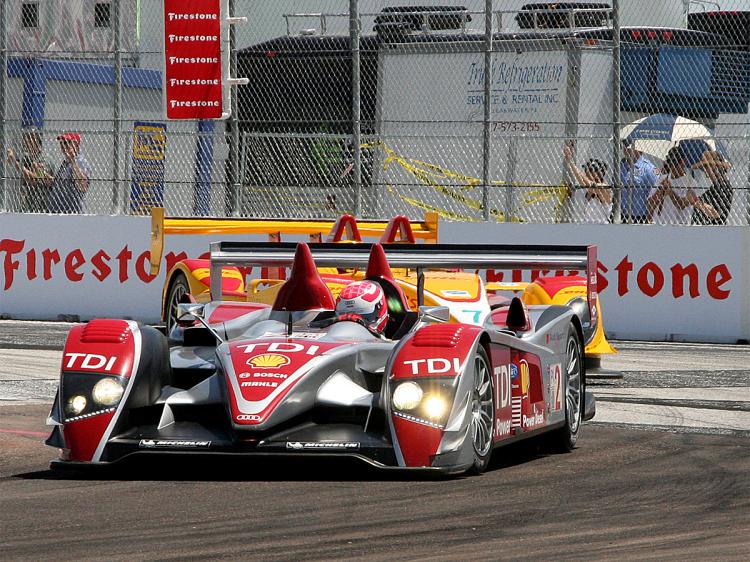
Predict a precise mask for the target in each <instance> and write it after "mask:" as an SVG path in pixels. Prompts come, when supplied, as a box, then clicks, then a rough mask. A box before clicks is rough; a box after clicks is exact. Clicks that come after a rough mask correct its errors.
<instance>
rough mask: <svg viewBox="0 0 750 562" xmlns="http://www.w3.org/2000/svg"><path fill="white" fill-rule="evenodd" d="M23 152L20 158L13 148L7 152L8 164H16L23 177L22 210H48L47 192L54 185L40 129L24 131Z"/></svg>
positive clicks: (40, 211)
mask: <svg viewBox="0 0 750 562" xmlns="http://www.w3.org/2000/svg"><path fill="white" fill-rule="evenodd" d="M22 144H23V154H22V155H21V157H20V158H19V157H18V155H17V154H16V153H15V151H14V150H13V149H12V148H9V149H8V151H7V154H6V158H7V161H8V164H11V165H13V166H15V168H16V170H17V171H18V173H19V174H20V177H21V212H24V213H45V212H47V192H48V191H49V188H50V186H51V185H52V180H53V179H54V177H53V176H52V167H51V166H50V165H49V163H48V162H47V161H46V160H45V159H44V156H43V154H42V135H41V134H40V133H39V131H24V132H23V141H22Z"/></svg>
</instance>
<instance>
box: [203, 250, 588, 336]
mask: <svg viewBox="0 0 750 562" xmlns="http://www.w3.org/2000/svg"><path fill="white" fill-rule="evenodd" d="M309 246H310V251H311V252H312V256H313V259H314V260H315V265H316V266H318V267H339V268H364V267H366V266H367V262H368V260H369V256H370V249H371V247H372V244H347V245H341V244H325V243H323V244H310V245H309ZM296 249H297V244H296V243H289V242H280V243H268V242H214V243H212V244H211V299H212V300H219V299H220V298H221V269H222V267H224V266H230V265H231V266H253V267H255V266H263V267H291V266H292V265H293V263H294V254H295V252H296ZM383 250H385V255H386V258H387V259H388V264H389V265H390V266H391V267H396V268H409V269H415V270H416V271H417V278H418V287H417V296H418V300H419V304H422V297H423V295H422V289H423V287H424V285H423V275H422V273H423V272H424V270H425V269H525V270H531V269H560V270H579V271H581V270H583V271H586V298H587V301H588V305H589V311H590V315H591V320H590V321H591V325H596V322H597V317H598V314H599V311H598V310H597V307H596V298H597V277H596V272H597V248H596V246H542V245H528V246H521V245H499V244H488V245H480V244H471V245H470V244H429V245H428V244H418V245H417V244H411V245H402V244H383Z"/></svg>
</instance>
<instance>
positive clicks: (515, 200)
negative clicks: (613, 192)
mask: <svg viewBox="0 0 750 562" xmlns="http://www.w3.org/2000/svg"><path fill="white" fill-rule="evenodd" d="M532 46H533V45H532V44H529V47H532ZM500 47H503V45H499V47H498V48H500ZM569 55H570V53H569V52H568V51H567V50H564V49H560V50H551V51H538V50H536V51H528V50H524V51H523V52H521V53H517V52H516V50H515V49H513V50H512V51H499V52H493V54H492V60H491V65H492V77H491V83H490V84H489V90H490V99H489V104H490V120H491V122H490V134H491V147H490V150H491V158H492V160H491V169H490V179H491V181H492V184H493V185H494V186H498V187H499V186H509V187H511V189H492V190H491V191H490V205H491V209H490V214H491V215H492V216H497V217H504V216H505V215H506V214H510V215H511V220H517V219H520V220H524V219H527V218H528V217H531V216H536V217H538V216H550V217H553V216H555V213H556V206H557V205H558V202H559V197H558V192H559V186H560V184H561V179H562V164H561V162H562V160H561V158H562V157H561V154H562V152H561V150H562V140H563V139H565V138H566V136H567V132H566V131H567V129H568V127H569V126H570V124H569V123H568V111H567V109H566V108H567V105H568V104H569V102H570V98H571V96H575V92H572V93H571V92H570V91H569V90H570V84H569V82H570V80H569V74H570V72H571V70H570V64H569ZM379 56H380V58H379V67H380V75H379V77H378V104H379V107H378V108H377V115H378V127H379V131H378V132H379V133H380V138H381V139H382V140H381V144H384V145H385V147H384V148H383V152H384V154H383V158H382V159H381V161H380V163H379V166H378V168H376V170H375V174H376V175H375V182H374V183H375V184H377V185H383V186H386V187H385V189H384V190H383V197H382V198H380V199H379V201H380V204H381V206H382V207H381V209H382V211H381V212H387V210H388V209H392V208H403V204H404V202H406V203H409V204H411V205H414V206H416V207H418V208H421V209H429V210H436V211H438V212H441V213H442V214H443V216H446V217H451V218H452V219H454V220H476V219H479V218H481V216H482V204H483V203H482V193H481V187H480V186H481V184H482V174H483V171H482V155H483V129H484V124H483V121H484V101H485V100H484V97H485V76H484V75H485V71H484V70H485V69H484V55H483V54H482V53H481V52H465V51H464V50H462V49H460V48H458V46H457V45H456V44H453V43H450V42H445V43H444V44H443V43H441V44H437V45H435V44H418V43H415V44H409V45H407V46H404V47H402V46H400V45H389V48H388V49H381V51H380V55H379ZM519 183H520V184H521V185H520V186H517V184H519ZM501 220H502V219H501Z"/></svg>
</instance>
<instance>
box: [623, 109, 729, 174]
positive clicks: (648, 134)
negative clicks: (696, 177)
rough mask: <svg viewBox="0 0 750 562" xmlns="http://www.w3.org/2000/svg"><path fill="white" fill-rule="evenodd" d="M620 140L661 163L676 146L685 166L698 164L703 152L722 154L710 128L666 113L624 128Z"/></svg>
mask: <svg viewBox="0 0 750 562" xmlns="http://www.w3.org/2000/svg"><path fill="white" fill-rule="evenodd" d="M620 138H622V139H623V140H627V141H632V142H633V144H634V146H635V148H636V149H637V150H640V151H641V152H645V153H646V154H648V155H650V156H654V157H656V158H658V159H659V160H664V159H665V158H666V157H667V152H669V149H670V148H672V147H674V146H677V145H679V146H681V147H682V148H683V150H684V151H685V154H686V155H687V158H688V165H692V164H694V163H695V162H698V161H699V160H700V159H701V157H702V155H703V153H704V152H705V151H706V150H718V151H719V152H722V153H724V152H725V151H724V147H723V146H722V145H721V143H720V142H719V141H718V140H716V139H715V138H714V135H713V132H712V131H711V129H709V128H708V127H706V126H705V125H703V124H702V123H698V122H697V121H692V120H690V119H687V118H685V117H680V116H679V115H669V114H667V113H657V114H656V115H649V116H648V117H644V118H642V119H638V120H637V121H633V122H632V123H630V124H629V125H625V126H624V127H623V128H622V129H621V131H620ZM725 156H726V154H725Z"/></svg>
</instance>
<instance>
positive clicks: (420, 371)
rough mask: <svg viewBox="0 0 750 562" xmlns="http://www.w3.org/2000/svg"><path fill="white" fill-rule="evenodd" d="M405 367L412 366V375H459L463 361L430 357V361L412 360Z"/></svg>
mask: <svg viewBox="0 0 750 562" xmlns="http://www.w3.org/2000/svg"><path fill="white" fill-rule="evenodd" d="M404 365H409V366H411V374H412V375H444V374H446V373H449V374H451V375H457V374H458V373H459V371H460V370H461V359H460V358H458V357H453V358H452V359H445V358H443V357H430V358H429V359H411V360H409V361H404Z"/></svg>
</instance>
